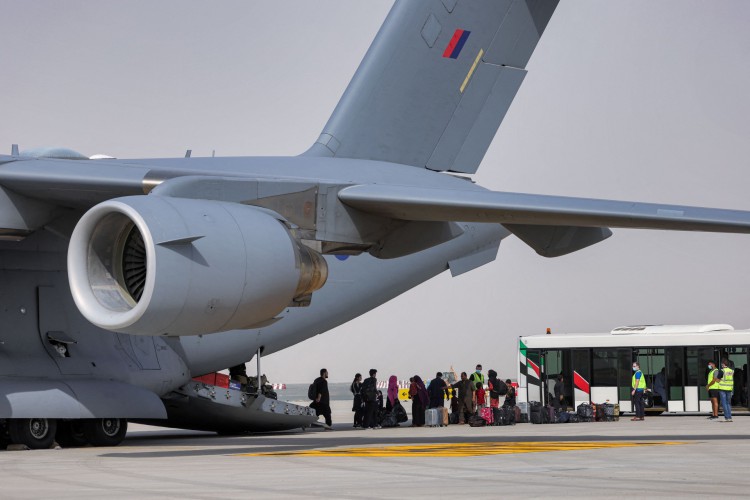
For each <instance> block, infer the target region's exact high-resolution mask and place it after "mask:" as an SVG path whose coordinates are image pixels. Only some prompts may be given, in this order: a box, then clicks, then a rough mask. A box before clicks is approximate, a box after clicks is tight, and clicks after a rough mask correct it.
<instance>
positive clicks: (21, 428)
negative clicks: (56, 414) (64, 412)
mask: <svg viewBox="0 0 750 500" xmlns="http://www.w3.org/2000/svg"><path fill="white" fill-rule="evenodd" d="M56 432H57V420H54V419H51V418H12V419H10V420H8V433H9V434H10V440H11V441H12V442H13V443H16V444H23V445H26V446H28V447H29V448H31V449H32V450H44V449H47V448H49V447H50V446H52V443H54V442H55V433H56Z"/></svg>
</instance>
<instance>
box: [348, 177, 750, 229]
mask: <svg viewBox="0 0 750 500" xmlns="http://www.w3.org/2000/svg"><path fill="white" fill-rule="evenodd" d="M339 199H340V200H341V201H342V202H343V203H344V204H346V205H348V206H350V207H352V208H356V209H359V210H362V211H364V212H368V213H372V214H377V215H381V216H385V217H390V218H393V219H400V220H418V221H461V222H496V223H500V224H504V225H511V224H516V225H540V226H574V227H620V228H632V229H670V230H677V231H708V232H717V233H750V212H747V211H741V210H722V209H716V208H702V207H689V206H680V205H660V204H655V203H638V202H632V201H615V200H598V199H593V198H570V197H565V196H547V195H538V194H525V193H505V192H498V191H481V190H478V189H477V190H451V189H431V188H419V187H408V186H383V185H360V186H351V187H348V188H345V189H342V190H341V191H340V192H339ZM509 229H511V230H512V228H511V227H509Z"/></svg>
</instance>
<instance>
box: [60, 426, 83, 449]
mask: <svg viewBox="0 0 750 500" xmlns="http://www.w3.org/2000/svg"><path fill="white" fill-rule="evenodd" d="M83 424H84V420H60V421H59V422H58V423H57V434H55V440H56V441H57V444H59V445H60V446H62V447H63V448H78V447H81V446H86V445H87V444H89V442H88V441H87V440H86V434H85V433H84V425H83Z"/></svg>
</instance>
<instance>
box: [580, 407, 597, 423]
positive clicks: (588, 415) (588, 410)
mask: <svg viewBox="0 0 750 500" xmlns="http://www.w3.org/2000/svg"><path fill="white" fill-rule="evenodd" d="M576 413H577V414H578V419H579V420H580V421H581V422H591V421H593V420H594V408H593V407H592V406H591V405H590V404H588V403H581V404H579V405H578V408H577V409H576Z"/></svg>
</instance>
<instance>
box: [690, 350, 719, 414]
mask: <svg viewBox="0 0 750 500" xmlns="http://www.w3.org/2000/svg"><path fill="white" fill-rule="evenodd" d="M716 357H718V355H717V354H715V353H714V349H713V347H688V348H686V349H685V373H686V377H685V411H700V412H710V411H711V400H710V399H709V397H708V391H707V390H706V382H708V362H709V361H714V362H716V360H715V358H716Z"/></svg>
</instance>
